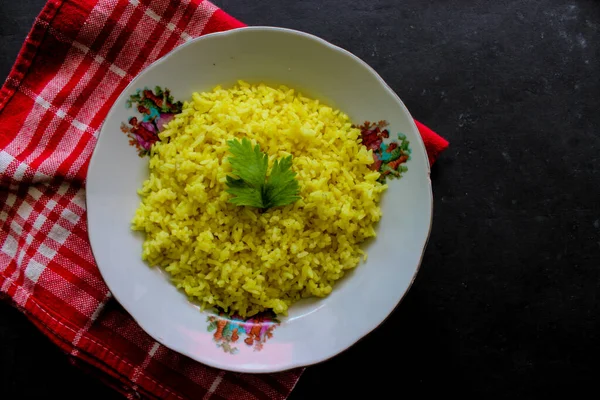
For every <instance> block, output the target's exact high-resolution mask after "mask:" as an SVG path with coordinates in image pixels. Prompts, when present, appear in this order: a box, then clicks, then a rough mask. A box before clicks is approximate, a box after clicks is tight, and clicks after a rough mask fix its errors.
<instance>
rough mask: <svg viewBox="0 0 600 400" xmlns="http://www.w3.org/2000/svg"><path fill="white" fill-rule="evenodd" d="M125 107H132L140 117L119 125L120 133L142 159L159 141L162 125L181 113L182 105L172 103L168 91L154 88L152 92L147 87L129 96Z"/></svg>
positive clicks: (176, 102)
mask: <svg viewBox="0 0 600 400" xmlns="http://www.w3.org/2000/svg"><path fill="white" fill-rule="evenodd" d="M126 107H127V108H132V107H134V108H135V109H136V110H137V111H138V112H139V113H140V114H141V116H132V117H130V118H129V120H128V121H127V123H125V122H123V123H121V131H123V133H125V134H126V135H127V136H128V137H129V144H130V145H132V146H135V148H136V149H137V150H138V155H139V156H140V157H144V156H147V155H149V154H150V149H151V148H152V145H153V144H154V143H156V142H157V141H158V140H160V139H159V137H158V133H159V132H161V131H162V130H163V128H164V125H165V124H167V123H169V122H170V121H171V120H172V119H173V117H174V116H175V114H178V113H180V112H181V109H182V107H183V103H182V102H180V101H174V100H173V96H171V92H170V91H169V89H167V88H165V89H164V90H163V89H162V88H161V87H160V86H156V87H155V88H154V90H150V89H148V88H147V87H146V88H144V89H138V90H137V91H136V92H135V94H132V95H131V96H129V99H128V100H127V102H126Z"/></svg>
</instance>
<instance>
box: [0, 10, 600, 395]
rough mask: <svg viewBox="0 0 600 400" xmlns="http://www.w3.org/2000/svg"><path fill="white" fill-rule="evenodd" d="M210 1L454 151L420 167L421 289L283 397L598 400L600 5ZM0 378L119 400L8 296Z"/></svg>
mask: <svg viewBox="0 0 600 400" xmlns="http://www.w3.org/2000/svg"><path fill="white" fill-rule="evenodd" d="M10 3H11V4H9V0H0V77H4V76H6V75H7V73H8V71H9V69H10V66H11V64H12V63H13V62H14V59H15V56H16V54H17V51H18V49H19V47H20V45H21V43H22V41H23V39H24V38H25V35H26V33H27V31H28V29H29V27H30V25H31V23H32V22H33V19H34V17H35V15H36V14H37V13H38V12H39V10H40V9H41V7H42V4H43V3H44V1H43V0H35V1H32V0H27V1H19V2H10ZM215 3H216V4H217V5H219V6H221V7H223V8H224V9H225V10H226V11H228V12H230V13H231V14H233V15H234V16H236V17H238V18H239V19H241V20H243V21H245V22H246V23H248V24H251V25H260V24H262V25H277V26H283V27H289V28H295V29H299V30H303V31H306V32H310V33H313V34H316V35H318V36H321V37H323V38H325V39H327V40H329V41H331V42H333V43H335V44H337V45H340V46H342V47H344V48H346V49H348V50H350V51H351V52H353V53H354V54H356V55H358V56H359V57H361V58H362V59H364V60H365V61H367V62H368V63H369V64H370V65H371V66H373V67H374V68H375V69H376V70H377V71H378V72H379V73H380V74H381V75H382V76H383V78H384V79H385V80H386V81H387V82H388V83H389V84H390V85H391V86H392V88H394V90H396V92H397V93H398V94H399V95H400V97H401V98H402V99H403V100H404V102H405V103H406V105H407V106H408V108H409V109H410V110H411V112H412V113H413V115H414V116H415V117H416V118H418V119H420V120H421V121H423V122H425V123H427V124H429V125H430V126H431V127H432V128H434V129H436V130H437V131H438V132H439V133H440V134H442V135H444V136H445V137H447V138H448V139H449V140H450V142H451V147H450V149H449V150H448V151H447V152H446V153H445V154H444V155H443V156H442V158H441V159H440V160H439V161H438V163H437V164H436V165H435V166H434V168H433V170H432V178H433V187H434V192H435V212H434V222H433V231H432V234H431V240H430V243H429V247H428V249H427V252H426V254H425V259H424V260H423V265H422V268H421V271H420V273H419V275H418V277H417V280H416V282H415V285H414V286H413V288H412V289H411V291H410V293H409V294H408V295H407V297H406V299H405V300H404V302H403V303H402V304H401V305H400V307H399V308H398V309H397V310H396V311H395V313H394V314H393V315H392V316H391V318H390V319H389V320H388V321H387V322H386V323H385V324H384V325H383V326H382V327H381V328H380V329H378V330H377V331H375V332H374V333H373V334H371V335H369V336H368V337H367V338H366V339H364V340H363V341H361V342H360V343H359V344H357V345H356V346H354V347H353V348H352V349H350V350H348V351H347V352H345V353H344V354H342V355H340V356H338V357H336V358H334V359H333V360H330V361H328V362H326V363H324V364H321V365H318V366H314V367H311V368H309V369H308V370H307V372H306V374H305V376H304V377H303V378H302V379H301V381H300V383H299V384H298V386H297V387H296V390H295V391H294V393H293V394H292V397H291V399H292V400H301V399H316V398H325V397H329V398H348V397H350V396H352V395H354V394H356V393H357V391H360V392H362V393H364V394H365V395H366V397H367V398H389V397H390V396H391V397H392V398H396V397H406V396H407V395H408V396H409V398H412V397H416V395H419V396H424V398H433V396H435V397H441V396H448V395H451V394H459V395H461V396H463V397H465V398H485V399H496V398H497V399H505V398H518V399H528V398H543V397H547V396H558V395H561V396H567V397H568V398H580V397H583V395H582V394H583V393H584V392H586V391H588V390H591V391H592V393H597V387H598V386H597V381H598V372H599V367H598V359H600V320H599V317H598V316H599V313H600V307H599V303H598V301H597V299H596V297H597V294H599V293H600V290H599V289H600V167H599V153H600V110H599V104H600V2H598V1H591V0H590V1H585V0H572V1H570V2H564V1H559V0H542V1H526V0H521V1H488V0H479V1H476V0H471V1H469V0H460V1H458V0H457V1H446V0H428V1H426V0H405V1H392V0H378V1H375V0H370V1H344V0H328V1H321V0H303V1H291V0H285V1H283V0H220V1H215ZM357 317H358V318H360V316H357ZM0 368H1V369H2V370H1V371H0V388H2V389H0V390H1V393H2V395H0V396H1V397H3V398H7V399H13V398H24V397H25V398H27V397H29V398H41V397H46V396H49V395H56V394H59V395H60V397H62V398H64V399H79V398H81V397H82V395H83V397H84V398H87V397H92V398H103V399H112V398H118V397H119V396H118V395H116V394H115V393H113V392H112V391H110V390H109V389H106V388H105V387H103V386H102V384H100V383H99V382H97V381H96V380H95V378H93V377H90V376H87V375H86V374H84V373H83V372H81V371H80V370H78V369H76V368H74V367H72V366H71V365H70V364H69V363H68V361H67V358H66V357H65V356H64V355H63V354H62V353H61V352H59V351H58V350H57V349H56V348H54V346H53V345H52V344H51V343H50V342H49V341H48V340H47V339H46V338H45V337H43V336H42V335H41V334H40V333H39V332H38V331H37V330H36V329H35V328H34V327H33V326H32V325H31V324H29V322H28V321H27V320H26V319H25V318H24V317H23V316H21V315H20V314H19V313H18V312H17V311H15V310H13V309H12V308H11V307H10V306H9V305H7V304H1V305H0ZM390 388H393V389H391V390H390ZM7 393H8V395H7ZM5 396H6V397H5Z"/></svg>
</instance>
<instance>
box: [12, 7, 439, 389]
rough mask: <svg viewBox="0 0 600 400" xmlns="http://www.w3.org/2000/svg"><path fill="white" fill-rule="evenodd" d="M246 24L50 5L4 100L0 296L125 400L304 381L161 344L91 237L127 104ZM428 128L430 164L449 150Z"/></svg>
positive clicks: (195, 10)
mask: <svg viewBox="0 0 600 400" xmlns="http://www.w3.org/2000/svg"><path fill="white" fill-rule="evenodd" d="M241 26H243V24H242V23H240V22H239V21H237V20H235V19H234V18H232V17H230V16H229V15H227V14H226V13H224V12H223V11H221V10H219V9H218V8H217V7H215V6H214V5H213V4H211V3H209V2H208V1H202V0H50V1H49V2H48V3H47V4H46V6H45V7H44V9H43V11H42V12H41V14H40V15H39V17H38V18H37V20H36V21H35V24H34V26H33V28H32V30H31V32H30V34H29V36H28V37H27V40H26V42H25V44H24V45H23V48H22V50H21V52H20V54H19V57H18V59H17V62H16V64H15V66H14V67H13V70H12V72H11V73H10V75H9V77H8V79H7V81H6V83H5V85H4V86H3V88H2V90H1V91H0V174H1V175H0V207H1V208H0V224H1V226H2V229H1V230H0V295H1V294H5V295H7V296H8V297H9V298H11V299H12V301H13V303H14V304H15V305H16V306H17V307H19V309H20V310H22V311H23V312H24V313H25V314H26V315H27V316H28V318H29V319H30V320H31V321H32V322H33V323H34V324H35V325H36V326H37V327H38V328H39V329H40V330H41V331H43V332H44V333H45V334H46V335H47V336H48V337H49V338H50V339H51V340H52V341H53V342H54V343H56V344H57V345H58V346H60V347H61V348H62V349H63V350H64V351H65V352H67V353H69V354H70V355H71V360H72V361H73V363H75V364H78V365H81V366H83V367H86V368H88V369H89V370H91V371H94V372H96V373H98V374H99V375H100V377H101V378H102V379H104V380H105V381H106V382H107V383H108V384H110V385H111V386H113V387H115V388H116V389H117V390H119V391H121V392H122V393H124V394H125V395H126V396H127V397H129V398H134V397H140V395H141V396H144V397H150V398H156V397H158V398H172V399H187V398H194V399H202V398H203V399H207V398H212V399H231V398H239V399H284V398H286V397H287V396H288V395H289V393H290V392H291V390H292V389H293V387H294V385H295V384H296V382H297V381H298V379H299V377H300V375H301V373H302V370H294V371H289V372H285V373H278V374H271V375H249V374H237V373H229V372H224V371H219V370H215V369H213V368H210V367H207V366H204V365H202V364H199V363H197V362H195V361H192V360H190V359H189V358H187V357H184V356H182V355H180V354H178V353H176V352H174V351H171V350H169V349H167V348H165V347H164V346H162V345H160V344H159V343H157V342H155V341H154V340H152V339H151V338H150V337H149V336H148V335H147V334H146V333H144V332H143V331H142V329H141V328H140V327H139V326H138V325H137V324H136V323H135V322H134V321H133V319H132V318H131V317H130V316H129V315H128V314H127V313H126V312H125V311H124V310H123V309H122V308H121V307H120V306H119V304H118V303H117V302H116V301H115V300H114V299H112V297H111V294H110V292H109V291H108V289H107V287H106V285H105V283H104V281H103V280H102V278H101V276H100V273H99V272H98V268H97V267H96V264H95V262H94V258H93V256H92V252H91V250H90V245H89V242H88V237H87V220H86V213H85V190H84V180H85V176H86V171H87V166H88V163H89V160H90V156H91V154H92V150H93V149H94V146H95V144H96V140H97V137H98V132H99V129H100V125H101V124H102V121H103V120H104V117H105V116H106V114H107V112H108V111H109V109H110V107H111V106H112V104H113V102H114V101H115V100H116V98H117V97H118V95H119V94H120V93H121V91H122V90H123V89H124V88H125V86H127V84H128V83H129V82H130V80H131V79H132V78H133V77H134V76H136V74H138V73H139V72H140V71H141V70H142V69H143V68H144V67H146V66H147V65H149V64H150V63H151V62H153V61H154V60H156V59H157V58H160V57H161V56H163V55H165V54H166V53H167V52H169V51H170V50H172V49H173V48H175V47H176V46H178V45H180V44H182V43H184V42H186V41H188V40H190V39H192V38H194V37H197V36H200V35H202V34H204V33H209V32H215V31H220V30H225V29H231V28H236V27H241ZM419 129H420V131H421V133H422V135H423V138H424V140H425V142H426V144H427V147H428V152H429V155H430V159H431V160H432V161H433V160H434V159H435V157H436V156H437V154H438V153H439V152H441V151H443V150H444V149H445V147H446V146H447V145H448V143H447V142H446V141H445V140H444V139H442V138H440V137H439V136H437V135H436V134H435V133H433V132H432V131H430V130H428V128H426V127H424V126H422V125H419ZM90 366H92V367H93V368H90Z"/></svg>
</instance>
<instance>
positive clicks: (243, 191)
mask: <svg viewBox="0 0 600 400" xmlns="http://www.w3.org/2000/svg"><path fill="white" fill-rule="evenodd" d="M227 144H228V145H229V152H230V153H231V154H232V157H229V163H230V164H231V171H232V173H233V174H234V175H237V178H234V177H232V176H229V175H228V176H227V186H228V188H227V193H229V194H231V195H233V196H234V197H232V198H231V199H229V202H231V203H233V204H235V205H238V206H251V207H257V208H260V209H263V210H266V209H267V208H271V207H278V206H284V205H287V204H291V203H293V202H294V201H296V200H298V199H300V196H298V193H299V191H300V185H299V184H298V181H297V180H296V173H295V172H294V171H293V170H292V156H287V157H283V158H282V159H280V160H275V163H274V164H273V168H271V173H270V174H269V176H268V177H267V169H268V164H269V158H268V157H267V155H266V154H265V153H263V152H261V151H260V146H259V145H258V144H257V145H256V146H252V142H250V140H248V139H246V138H244V139H242V141H241V142H240V141H239V140H235V139H234V140H228V141H227Z"/></svg>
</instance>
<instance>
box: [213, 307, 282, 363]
mask: <svg viewBox="0 0 600 400" xmlns="http://www.w3.org/2000/svg"><path fill="white" fill-rule="evenodd" d="M206 321H207V322H208V327H207V330H208V331H209V332H214V333H213V340H214V341H215V342H216V343H217V346H218V347H221V348H222V349H223V351H225V352H226V353H230V354H236V353H237V352H238V348H237V347H236V345H237V344H239V343H242V342H243V343H244V344H246V345H247V346H250V347H252V348H254V351H260V350H262V348H263V345H264V344H265V343H266V341H267V340H268V339H270V338H272V337H273V330H275V328H276V327H277V326H279V320H278V319H277V317H276V315H275V314H274V313H273V312H271V311H265V312H262V313H259V314H256V315H254V316H252V317H249V318H245V319H244V318H242V317H240V316H238V315H236V314H233V315H231V316H230V315H227V313H225V312H223V311H217V312H215V315H209V316H208V318H207V319H206ZM242 339H243V340H242Z"/></svg>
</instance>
